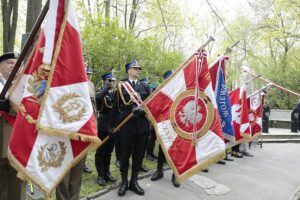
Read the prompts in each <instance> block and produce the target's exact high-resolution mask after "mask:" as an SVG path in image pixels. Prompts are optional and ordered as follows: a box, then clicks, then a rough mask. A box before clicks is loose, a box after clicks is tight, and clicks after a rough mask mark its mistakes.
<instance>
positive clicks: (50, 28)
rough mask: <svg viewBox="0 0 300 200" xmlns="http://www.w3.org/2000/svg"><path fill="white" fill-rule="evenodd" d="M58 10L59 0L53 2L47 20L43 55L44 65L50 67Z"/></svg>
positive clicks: (52, 0)
mask: <svg viewBox="0 0 300 200" xmlns="http://www.w3.org/2000/svg"><path fill="white" fill-rule="evenodd" d="M57 9H58V0H51V1H50V6H49V11H48V14H47V16H46V19H45V27H44V34H45V39H46V40H45V50H44V55H43V63H44V64H48V65H50V64H51V62H52V55H53V49H54V39H55V28H56V17H57Z"/></svg>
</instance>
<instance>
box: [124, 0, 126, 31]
mask: <svg viewBox="0 0 300 200" xmlns="http://www.w3.org/2000/svg"><path fill="white" fill-rule="evenodd" d="M124 26H125V29H126V30H127V0H126V1H125V12H124Z"/></svg>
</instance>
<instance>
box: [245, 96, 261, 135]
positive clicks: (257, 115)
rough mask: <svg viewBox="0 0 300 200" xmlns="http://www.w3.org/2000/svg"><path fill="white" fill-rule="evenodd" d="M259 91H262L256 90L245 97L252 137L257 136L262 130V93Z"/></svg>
mask: <svg viewBox="0 0 300 200" xmlns="http://www.w3.org/2000/svg"><path fill="white" fill-rule="evenodd" d="M261 93H262V92H257V93H256V94H254V95H252V96H250V97H248V98H247V106H248V110H249V121H250V125H251V134H252V137H257V136H258V135H260V134H261V131H262V104H263V95H262V94H261Z"/></svg>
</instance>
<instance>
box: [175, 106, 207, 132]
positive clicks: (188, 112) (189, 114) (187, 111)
mask: <svg viewBox="0 0 300 200" xmlns="http://www.w3.org/2000/svg"><path fill="white" fill-rule="evenodd" d="M200 109H201V107H200V106H198V108H197V115H196V124H197V123H199V122H200V121H201V119H202V114H201V113H200ZM179 116H180V121H181V122H182V123H183V124H184V125H185V126H186V127H188V126H189V124H194V117H195V101H189V102H188V103H187V104H185V105H184V107H183V109H182V111H180V112H179Z"/></svg>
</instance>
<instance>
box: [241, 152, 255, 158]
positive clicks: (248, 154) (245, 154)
mask: <svg viewBox="0 0 300 200" xmlns="http://www.w3.org/2000/svg"><path fill="white" fill-rule="evenodd" d="M242 155H243V156H248V157H253V155H252V154H250V153H248V152H247V151H244V152H243V153H242Z"/></svg>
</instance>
